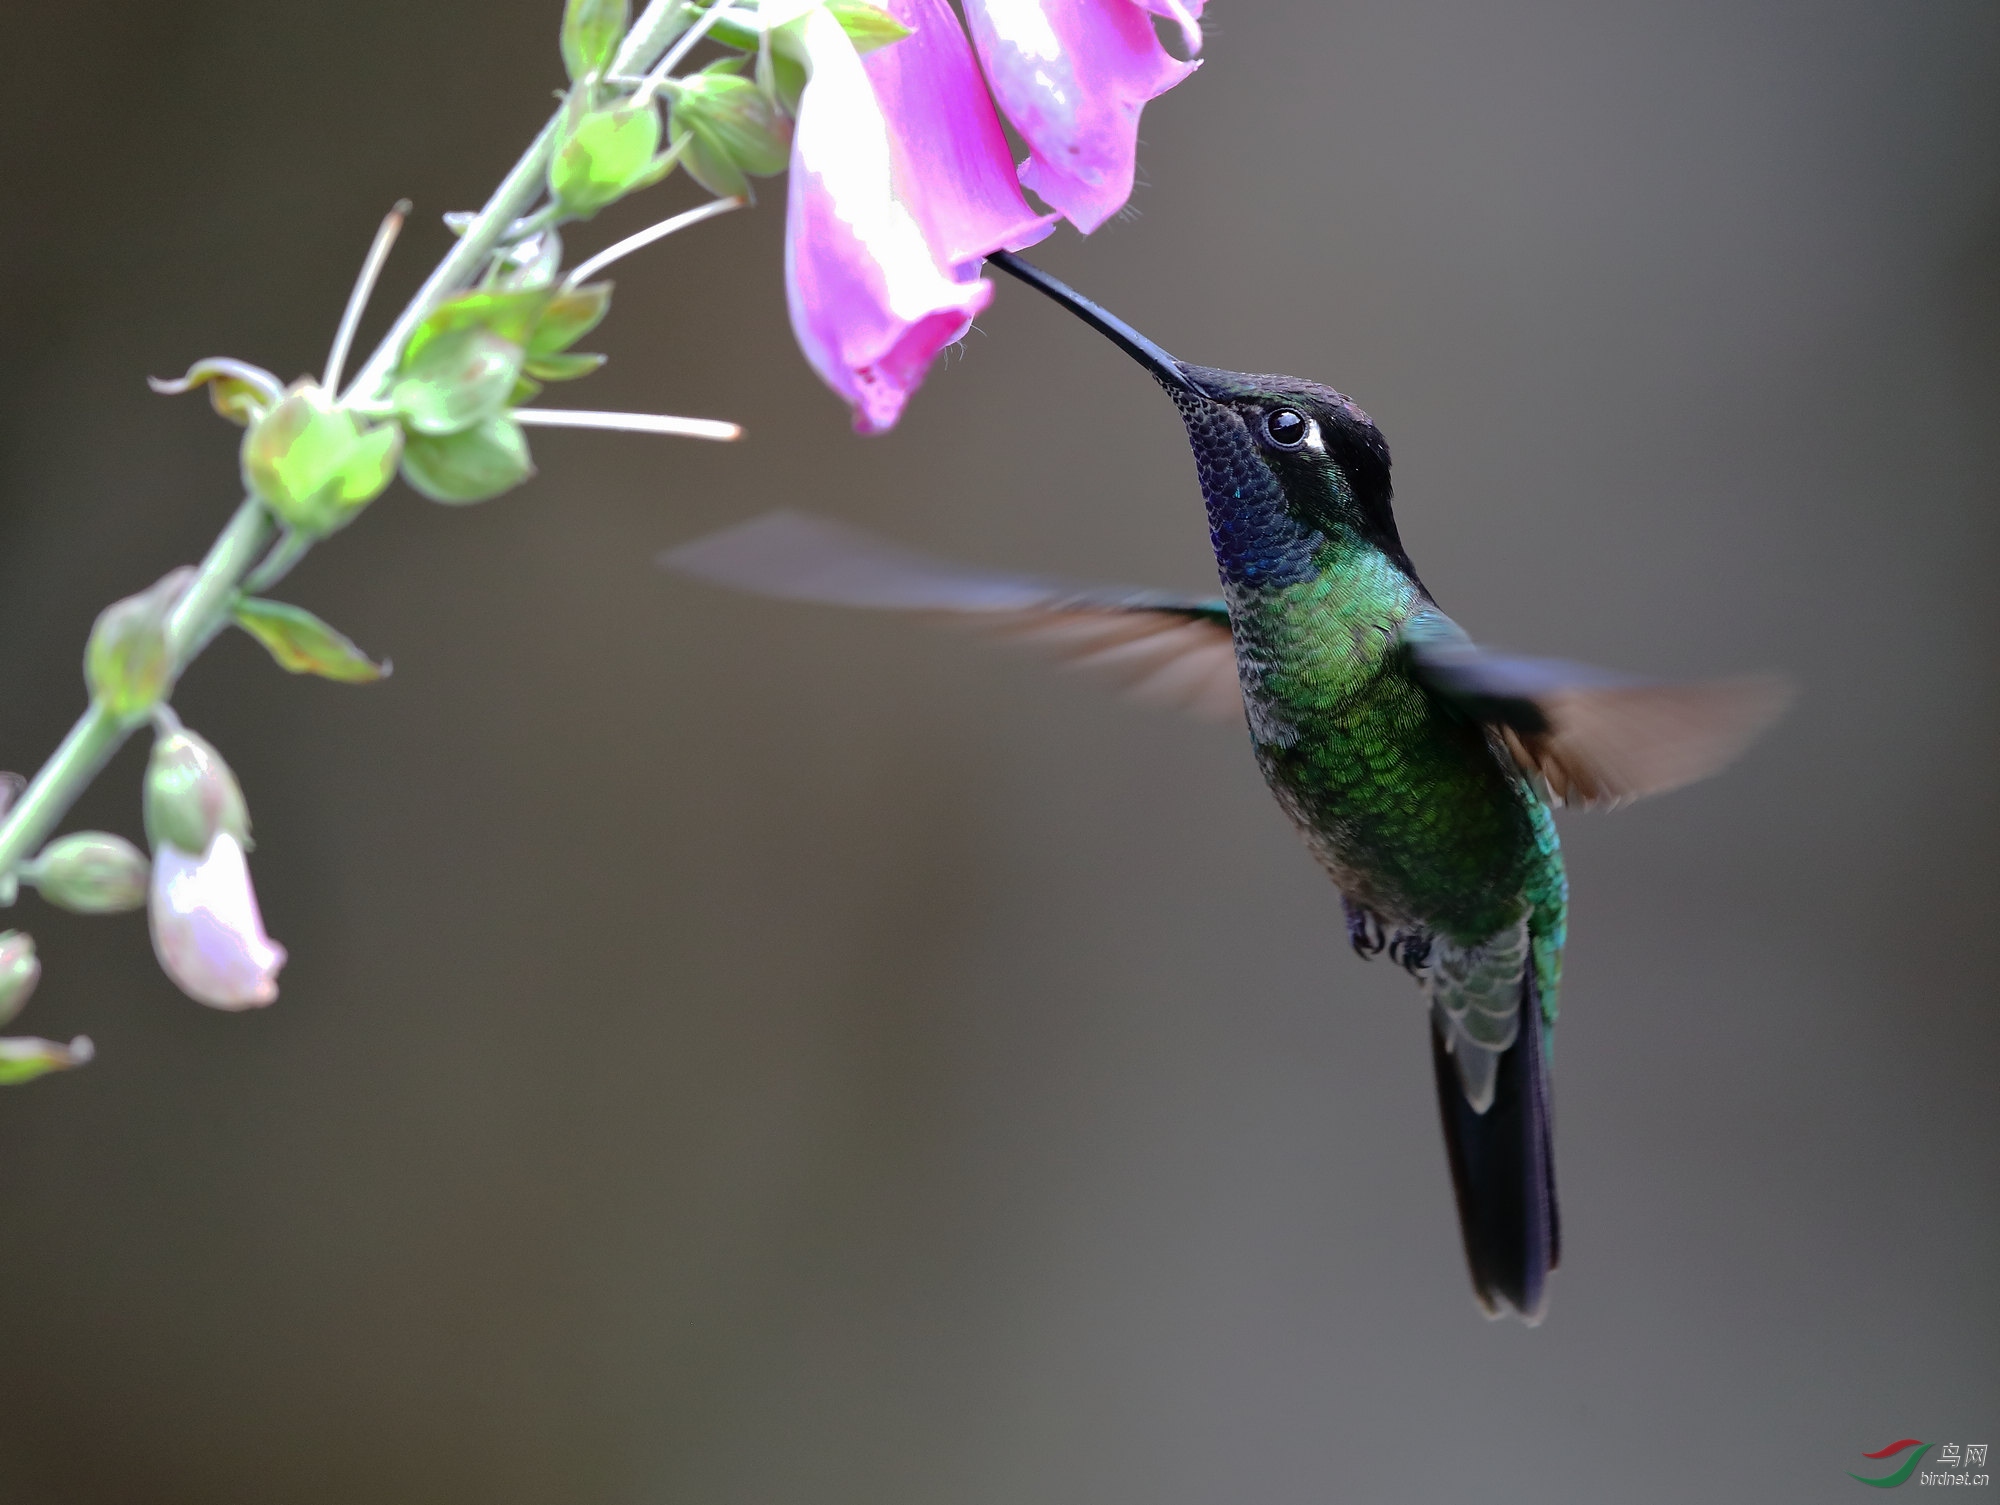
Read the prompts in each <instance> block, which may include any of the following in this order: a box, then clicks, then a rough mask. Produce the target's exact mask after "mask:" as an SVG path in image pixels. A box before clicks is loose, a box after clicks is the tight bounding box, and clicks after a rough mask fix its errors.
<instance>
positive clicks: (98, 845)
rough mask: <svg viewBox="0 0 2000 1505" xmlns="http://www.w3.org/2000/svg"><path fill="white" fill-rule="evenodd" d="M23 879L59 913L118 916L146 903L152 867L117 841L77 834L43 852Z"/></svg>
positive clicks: (102, 835) (97, 834)
mask: <svg viewBox="0 0 2000 1505" xmlns="http://www.w3.org/2000/svg"><path fill="white" fill-rule="evenodd" d="M23 876H24V877H26V878H28V879H29V880H30V881H31V882H33V884H34V885H35V887H37V888H39V889H40V890H41V891H42V897H43V898H44V899H47V900H48V901H49V902H50V903H51V904H54V905H57V906H59V907H61V908H63V909H73V910H75V911H76V912H77V913H78V914H118V913H121V912H122V911H124V910H127V909H137V908H138V907H139V906H140V905H141V904H144V903H145V902H146V880H147V879H148V878H149V877H151V876H152V864H151V863H149V862H147V861H146V854H145V853H143V852H141V851H140V850H139V849H138V848H137V847H135V846H133V845H132V843H131V842H129V841H127V840H126V839H125V838H124V837H122V836H113V835H110V834H109V833H108V832H104V831H79V832H77V833H75V834H74V835H70V836H64V837H62V838H60V839H59V840H56V841H52V842H50V843H49V844H48V845H47V846H46V847H43V848H42V853H41V855H40V856H39V857H37V858H36V859H35V860H34V862H33V863H32V864H31V865H30V866H29V868H28V870H27V872H26V873H25V874H23Z"/></svg>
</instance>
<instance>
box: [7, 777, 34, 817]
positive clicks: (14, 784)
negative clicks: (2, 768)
mask: <svg viewBox="0 0 2000 1505" xmlns="http://www.w3.org/2000/svg"><path fill="white" fill-rule="evenodd" d="M27 787H28V781H27V780H26V779H24V778H22V777H21V776H20V775H19V774H18V773H0V815H5V814H6V813H7V812H8V811H9V810H10V809H12V808H13V805H14V801H15V800H17V799H19V798H20V797H21V791H22V790H23V789H26V788H27Z"/></svg>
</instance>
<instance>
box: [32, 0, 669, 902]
mask: <svg viewBox="0 0 2000 1505" xmlns="http://www.w3.org/2000/svg"><path fill="white" fill-rule="evenodd" d="M690 9H691V7H690V5H689V3H688V0H651V3H649V4H648V5H647V6H646V9H645V10H644V11H643V12H642V13H641V14H640V16H639V19H638V20H637V21H636V22H634V23H633V25H632V28H631V30H630V31H629V32H627V33H626V36H625V41H624V43H623V44H622V45H621V46H620V48H619V50H618V56H617V57H616V58H615V59H614V60H613V63H612V71H614V72H617V73H621V74H626V73H644V72H645V71H646V70H647V69H648V68H650V67H651V66H652V64H653V62H654V60H655V59H657V58H658V57H659V56H660V54H661V53H663V52H665V51H666V49H667V48H668V46H669V45H670V44H671V43H672V42H673V41H674V39H675V38H676V37H678V36H679V35H680V34H681V33H682V32H683V31H685V30H686V29H687V23H688V19H689V11H690ZM562 118H563V112H562V111H561V110H558V111H557V112H556V114H555V115H554V116H553V117H552V118H551V119H550V121H549V123H548V124H547V125H545V126H544V127H543V128H542V131H541V134H540V135H538V136H536V138H535V140H534V142H533V143H532V144H531V145H530V146H529V147H528V149H527V151H526V152H524V153H523V154H522V156H521V159H520V160H519V161H518V162H516V163H515V164H514V166H513V169H512V170H511V171H510V172H509V173H508V174H507V176H506V178H505V179H503V180H502V181H501V184H500V186H499V188H498V189H496V190H495V191H494V193H493V196H492V198H490V199H488V200H487V203H486V207H485V208H484V209H482V210H480V211H479V213H478V214H477V215H476V216H475V217H474V218H473V221H472V223H471V224H469V225H467V226H466V230H465V234H464V235H462V236H460V237H459V241H458V244H457V245H455V246H454V247H452V249H451V251H450V252H449V253H448V254H447V255H446V256H445V258H444V260H443V261H441V262H439V263H438V266H437V269H436V270H435V271H433V272H432V273H431V275H430V276H429V277H428V278H427V279H426V280H425V282H424V285H423V287H422V288H421V289H420V290H419V291H418V293H417V295H416V297H415V298H413V299H411V300H410V304H409V306H408V307H407V308H405V309H404V310H403V311H402V313H401V314H399V315H398V316H397V318H396V322H395V324H394V325H392V326H391V328H390V330H389V333H388V334H387V335H385V336H384V337H383V340H382V343H381V344H380V345H378V346H377V347H376V348H375V353H374V354H373V355H371V356H369V358H368V361H367V363H366V364H365V365H364V366H363V367H362V368H361V370H360V371H359V372H358V373H356V375H355V378H354V383H353V386H352V388H351V389H350V390H351V391H352V392H353V393H354V394H356V395H358V396H360V397H361V398H362V399H363V400H366V399H367V398H372V397H373V396H374V395H375V394H376V392H377V391H378V390H379V389H380V388H381V386H382V385H383V383H384V380H385V379H386V378H387V376H388V375H389V373H390V371H391V369H392V368H393V367H394V365H395V363H396V360H397V358H398V356H400V355H401V353H402V349H403V346H404V344H405V343H406V342H407V341H408V339H409V337H410V334H411V332H412V331H414V330H415V329H416V327H417V325H418V324H420V323H421V322H422V321H423V320H424V318H425V317H426V316H427V315H428V314H429V313H430V312H431V310H432V309H433V308H435V307H436V306H437V305H438V304H439V303H440V302H442V301H443V300H444V299H445V298H447V297H449V296H450V295H451V294H452V293H454V292H456V291H457V290H458V289H460V288H461V287H465V286H469V285H471V284H472V283H473V282H475V281H476V280H477V279H478V276H479V273H480V271H481V269H482V268H483V267H484V266H485V265H486V262H487V259H488V258H489V257H491V256H492V254H493V252H494V250H495V249H496V248H497V247H498V246H499V245H500V244H502V243H503V242H504V241H505V240H506V239H507V236H508V232H509V230H510V229H512V228H513V227H514V225H515V222H516V221H517V220H518V219H519V218H520V217H521V216H522V215H524V214H525V213H527V211H528V210H529V209H530V208H531V207H532V206H533V205H534V203H535V201H536V199H538V198H539V197H540V196H541V194H542V190H543V186H544V182H545V178H546V174H547V171H548V163H549V158H550V156H551V155H552V154H553V152H554V151H555V143H556V136H557V133H558V131H559V130H560V128H561V125H562ZM385 238H386V237H382V238H378V246H380V245H381V239H385ZM371 259H372V258H371ZM351 312H352V313H354V314H356V315H357V316H358V309H357V310H351ZM347 322H349V321H346V320H344V321H343V323H344V324H345V323H347ZM343 332H344V333H345V332H346V331H343ZM340 353H342V354H344V350H341V351H340ZM338 363H339V362H338V361H337V360H336V361H334V362H331V363H330V364H334V365H337V364H338ZM233 364H234V363H232V365H233ZM246 369H251V370H254V368H246ZM258 374H259V375H262V374H263V373H258ZM168 386H169V388H170V389H175V388H174V387H173V384H168ZM277 532H278V527H277V523H276V521H275V520H274V519H273V518H272V516H271V513H270V511H269V509H267V508H266V507H265V506H264V504H263V503H262V502H260V501H258V500H257V499H256V498H255V497H249V498H246V499H245V500H244V501H243V503H242V504H241V505H240V506H239V507H238V508H237V509H236V512H235V514H234V515H233V516H232V517H231V518H230V520H229V523H228V525H227V526H226V527H225V528H224V529H223V530H222V532H221V533H220V534H218V535H217V537H216V540H215V542H214V543H213V544H212V545H211V546H210V547H209V551H208V555H207V557H206V558H205V559H203V560H202V563H201V568H200V569H199V570H198V571H197V572H196V574H195V578H194V581H193V583H192V584H191V585H190V586H189V587H188V590H187V593H186V594H185V595H183V596H182V597H181V599H180V602H179V604H178V605H177V606H176V607H175V608H174V611H173V615H172V616H170V617H169V618H168V619H167V629H166V632H167V653H168V659H169V662H170V664H171V665H172V669H171V673H170V675H169V680H168V682H169V684H171V683H173V682H174V681H176V680H178V679H179V678H180V675H181V673H182V671H183V670H185V669H186V668H187V666H188V665H189V664H190V663H192V662H193V661H194V660H195V659H196V658H197V657H199V656H200V654H201V651H202V650H203V649H204V648H206V647H207V646H208V645H209V644H210V643H211V642H212V641H214V639H215V635H216V634H217V633H219V632H221V631H222V629H223V628H224V627H225V626H226V625H228V622H229V614H230V608H231V606H232V605H233V603H234V602H235V599H236V594H237V592H238V590H240V589H241V588H242V586H243V584H244V582H245V580H246V579H253V578H254V580H255V581H256V583H257V587H258V588H259V589H263V588H265V587H267V586H269V585H272V584H275V583H276V582H277V580H278V579H279V578H281V577H282V576H283V575H284V574H285V572H286V571H288V570H289V569H291V567H292V566H293V565H295V564H296V563H298V561H299V559H300V558H302V557H303V556H304V554H305V552H306V550H307V549H308V548H309V547H310V546H311V545H310V542H309V541H306V540H301V539H299V538H298V537H297V536H295V535H292V534H287V535H286V536H285V537H284V539H283V540H281V541H279V542H278V544H277V547H276V548H273V547H272V542H273V539H274V538H276V536H277ZM260 560H261V561H262V564H261V566H260V564H259V561H260ZM253 572H254V573H253ZM146 720H147V716H146V714H144V713H142V714H140V715H138V716H136V717H125V716H118V715H115V714H113V713H112V712H110V711H108V710H106V709H105V708H104V707H103V706H102V705H99V704H97V703H96V702H92V704H91V706H90V708H89V709H88V710H86V711H85V712H84V713H83V715H82V716H81V717H79V718H78V720H77V722H76V725H74V726H72V727H71V728H70V730H69V735H68V736H66V737H64V738H63V740H62V745H61V746H59V747H58V748H57V749H56V750H55V751H54V752H53V753H51V754H50V755H49V758H48V761H47V762H45V763H44V764H42V766H41V769H40V771H39V772H37V773H36V775H35V777H34V779H33V781H32V782H30V783H29V785H28V787H27V789H26V790H25V791H24V792H23V793H22V795H21V797H20V799H18V800H17V801H15V802H14V804H13V805H12V806H11V807H10V808H9V809H8V810H7V811H6V812H5V815H4V816H0V904H5V903H11V902H12V892H13V888H14V884H13V882H12V881H11V879H12V876H13V875H14V874H15V873H16V872H18V870H19V869H20V867H21V865H22V864H23V863H24V862H27V861H28V860H29V859H30V858H32V857H33V856H34V855H35V854H36V853H37V852H38V851H40V850H41V847H42V844H43V843H44V842H45V841H47V840H48V838H49V836H50V835H51V834H52V833H53V832H54V831H55V828H56V826H57V824H58V823H59V822H61V820H62V818H63V817H64V816H65V815H67V814H68V813H69V809H70V806H72V805H74V804H75V803H76V800H77V796H79V795H80V794H82V793H83V791H84V790H85V789H87V788H88V787H90V783H91V781H92V780H93V779H95V778H96V777H97V775H98V774H99V773H101V772H103V770H104V766H105V764H107V763H109V762H110V761H111V759H112V756H113V755H114V754H115V753H116V752H117V751H118V749H119V748H120V747H122V746H123V745H124V743H125V739H126V738H127V737H129V736H131V735H132V733H133V732H134V731H135V730H137V729H138V728H139V727H141V726H143V725H145V724H146Z"/></svg>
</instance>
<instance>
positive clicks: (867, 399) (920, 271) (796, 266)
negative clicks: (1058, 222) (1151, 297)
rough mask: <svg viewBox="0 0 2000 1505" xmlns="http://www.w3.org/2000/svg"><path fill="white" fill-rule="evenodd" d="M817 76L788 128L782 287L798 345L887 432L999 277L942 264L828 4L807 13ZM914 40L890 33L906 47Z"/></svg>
mask: <svg viewBox="0 0 2000 1505" xmlns="http://www.w3.org/2000/svg"><path fill="white" fill-rule="evenodd" d="M803 33H804V42H805V48H806V53H807V56H808V57H809V58H810V60H811V73H812V77H811V81H810V82H809V83H808V84H807V85H806V92H805V98H804V100H803V101H802V102H801V104H800V107H799V119H798V128H797V130H796V131H795V132H794V133H793V135H792V171H791V182H790V188H789V190H788V192H789V198H788V202H787V204H786V206H785V293H786V301H787V303H788V304H789V306H790V309H791V315H792V332H793V333H794V334H795V335H796V336H797V337H798V342H799V348H800V349H801V350H803V351H804V352H805V356H806V359H807V360H808V361H810V362H811V363H812V366H813V369H814V370H816V371H818V372H819V374H820V377H821V379H822V380H823V381H825V382H826V384H827V385H828V386H830V387H832V388H833V390H834V391H836V392H838V393H839V394H840V395H841V396H842V397H844V398H846V399H847V401H848V402H849V403H850V404H852V405H853V408H854V427H855V430H856V431H857V432H859V433H863V434H875V433H881V432H882V431H883V430H885V429H888V428H890V427H892V426H893V425H894V424H895V422H896V419H897V417H898V416H899V415H900V414H901V413H902V410H903V404H904V403H905V402H907V401H908V400H909V396H910V394H911V393H912V392H913V391H915V390H916V389H917V387H918V386H919V385H921V384H922V382H923V379H924V375H925V373H926V372H928V371H929V370H930V366H931V362H932V361H933V360H935V359H936V358H937V354H938V352H939V351H941V350H943V349H944V347H945V346H947V345H949V344H951V343H952V342H953V341H954V340H957V339H959V338H960V337H961V336H963V335H964V333H965V331H966V330H967V329H969V328H971V326H972V320H973V316H974V315H976V314H977V313H978V312H979V311H980V310H981V309H982V308H984V307H985V306H986V304H987V302H988V301H989V300H990V299H991V298H992V296H993V285H992V284H991V283H989V282H984V281H979V280H974V281H970V282H960V281H958V280H957V279H956V278H955V277H954V276H952V275H951V273H949V272H948V271H946V270H945V269H944V268H942V267H940V266H939V265H938V260H937V257H936V256H934V255H933V254H932V251H931V247H930V243H929V241H928V240H927V239H926V238H925V234H924V227H923V225H922V224H921V223H920V221H919V220H918V218H917V215H916V213H915V212H914V211H913V209H912V198H913V195H912V194H911V192H910V189H909V186H908V184H907V183H902V182H899V181H898V177H897V172H896V153H895V151H894V149H893V147H892V145H891V140H890V131H889V124H888V121H887V119H886V118H885V117H884V115H883V113H882V107H881V105H880V104H879V103H878V102H877V100H876V98H875V91H874V89H873V87H872V86H871V85H870V83H869V80H868V73H867V70H866V69H865V68H864V67H863V66H862V62H861V58H860V56H859V55H858V54H857V53H856V52H855V50H854V44H853V43H852V42H850V41H849V40H848V39H847V34H846V33H845V32H843V31H842V30H841V29H840V23H839V22H838V21H836V20H834V19H833V17H832V16H831V15H830V14H828V13H827V12H826V11H825V10H824V9H815V10H812V11H810V12H808V13H807V14H806V16H805V17H804V20H803ZM909 40H913V39H908V38H906V39H905V41H903V42H897V43H893V44H891V45H892V46H896V47H900V46H904V45H907V42H908V41H909Z"/></svg>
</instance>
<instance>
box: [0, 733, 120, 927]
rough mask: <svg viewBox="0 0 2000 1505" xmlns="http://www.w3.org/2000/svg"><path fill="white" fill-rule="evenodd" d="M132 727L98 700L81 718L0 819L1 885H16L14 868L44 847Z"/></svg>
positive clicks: (4, 886) (9, 887) (4, 887)
mask: <svg viewBox="0 0 2000 1505" xmlns="http://www.w3.org/2000/svg"><path fill="white" fill-rule="evenodd" d="M131 731H132V726H131V724H130V723H129V722H126V721H124V720H122V719H121V718H119V717H118V716H115V715H113V714H112V713H111V712H110V711H108V710H106V709H105V708H104V707H103V706H101V705H98V704H96V703H95V702H92V704H91V707H90V709H89V710H87V711H85V712H84V713H83V715H82V716H81V717H79V718H78V720H77V723H76V725H75V726H73V727H71V728H70V729H69V735H68V736H67V737H65V738H63V740H62V746H60V747H58V748H57V749H56V750H55V751H54V752H53V753H51V754H50V755H49V760H48V762H46V763H44V764H43V765H42V769H41V772H40V773H38V774H36V775H35V779H34V782H33V783H31V784H30V785H28V788H27V792H26V793H25V794H23V795H22V796H21V797H20V798H19V799H18V800H16V801H15V802H14V806H13V808H12V809H10V810H9V811H8V812H7V818H6V819H5V820H0V889H11V888H12V887H13V884H12V882H11V881H10V880H11V876H12V874H13V872H14V870H15V869H16V868H18V867H19V866H20V865H21V864H22V863H23V862H25V861H27V860H28V858H30V857H32V856H34V855H35V853H36V852H38V851H40V850H41V847H42V843H43V842H44V841H46V840H48V838H49V835H50V833H52V832H53V831H54V830H55V828H56V824H57V822H59V821H60V820H61V819H62V818H63V817H64V816H65V815H67V814H68V813H69V807H70V806H71V805H73V804H75V803H76V797H77V796H78V795H79V794H81V793H83V791H84V790H85V789H87V788H89V787H90V781H91V780H92V779H94V778H96V777H97V776H98V774H100V773H101V772H103V771H104V765H105V764H106V763H109V762H110V761H111V755H112V754H113V753H115V752H117V751H118V749H119V748H120V747H122V746H124V744H125V738H126V737H127V736H129V735H130V734H131Z"/></svg>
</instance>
